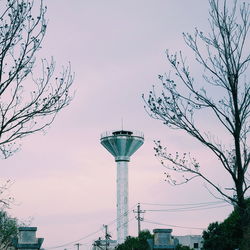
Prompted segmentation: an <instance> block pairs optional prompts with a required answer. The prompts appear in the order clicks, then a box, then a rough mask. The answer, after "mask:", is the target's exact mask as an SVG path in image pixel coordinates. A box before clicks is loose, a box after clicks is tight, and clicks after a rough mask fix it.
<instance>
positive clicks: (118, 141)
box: [101, 130, 144, 244]
mask: <svg viewBox="0 0 250 250" xmlns="http://www.w3.org/2000/svg"><path fill="white" fill-rule="evenodd" d="M143 142H144V136H143V134H142V133H140V132H132V131H124V130H119V131H114V132H106V133H104V134H102V135H101V144H102V145H103V146H104V147H105V148H106V149H107V150H108V151H109V152H110V153H111V154H112V155H113V156H114V157H115V161H116V162H117V179H116V185H117V203H116V206H117V242H118V244H121V243H123V242H124V241H125V239H126V237H127V236H128V162H129V161H130V156H131V155H132V154H133V153H134V152H135V151H136V150H137V149H138V148H139V147H140V146H141V145H142V144H143Z"/></svg>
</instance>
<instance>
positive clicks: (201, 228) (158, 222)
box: [144, 220, 205, 230]
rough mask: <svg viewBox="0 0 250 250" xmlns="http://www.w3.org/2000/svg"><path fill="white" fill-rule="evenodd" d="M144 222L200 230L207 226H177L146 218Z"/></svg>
mask: <svg viewBox="0 0 250 250" xmlns="http://www.w3.org/2000/svg"><path fill="white" fill-rule="evenodd" d="M144 222H147V223H150V224H155V225H162V226H168V227H178V228H186V229H199V230H204V229H205V228H200V227H183V226H176V225H170V224H164V223H160V222H155V221H149V220H144Z"/></svg>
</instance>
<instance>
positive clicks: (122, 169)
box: [116, 161, 128, 243]
mask: <svg viewBox="0 0 250 250" xmlns="http://www.w3.org/2000/svg"><path fill="white" fill-rule="evenodd" d="M116 181H117V183H116V184H117V203H116V206H117V236H118V238H117V241H118V242H119V243H121V242H124V241H125V238H126V237H127V236H128V162H127V161H117V178H116Z"/></svg>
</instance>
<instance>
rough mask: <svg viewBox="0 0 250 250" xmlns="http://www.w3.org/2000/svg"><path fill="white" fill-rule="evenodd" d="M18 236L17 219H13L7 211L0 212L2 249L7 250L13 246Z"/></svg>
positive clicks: (0, 244)
mask: <svg viewBox="0 0 250 250" xmlns="http://www.w3.org/2000/svg"><path fill="white" fill-rule="evenodd" d="M17 234H18V222H17V219H15V218H11V217H10V216H9V215H8V214H7V212H6V211H4V210H0V249H1V250H7V249H9V247H11V246H12V243H13V240H14V239H15V238H16V237H17Z"/></svg>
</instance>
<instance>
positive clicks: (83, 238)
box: [45, 204, 137, 250]
mask: <svg viewBox="0 0 250 250" xmlns="http://www.w3.org/2000/svg"><path fill="white" fill-rule="evenodd" d="M136 205H137V204H135V205H134V206H132V207H131V208H130V209H129V210H127V211H126V212H125V213H124V214H122V215H121V216H120V217H119V218H116V219H114V220H112V221H111V222H109V223H108V224H107V225H112V224H114V223H115V222H116V221H117V220H118V219H120V218H122V217H124V216H125V215H126V214H129V213H130V212H131V211H133V208H134V207H136ZM130 221H131V220H129V221H128V222H130ZM124 224H125V223H124ZM124 224H122V225H121V226H124ZM102 230H103V228H102V227H101V228H100V229H99V230H97V231H94V232H92V233H90V234H88V235H86V236H83V237H82V238H80V239H78V240H74V241H71V242H68V243H65V244H62V245H58V246H53V247H48V248H45V250H50V249H57V248H60V247H66V246H69V245H72V244H74V243H77V242H81V241H82V240H85V239H87V238H89V237H91V236H92V235H95V234H97V233H98V232H100V231H102Z"/></svg>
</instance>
